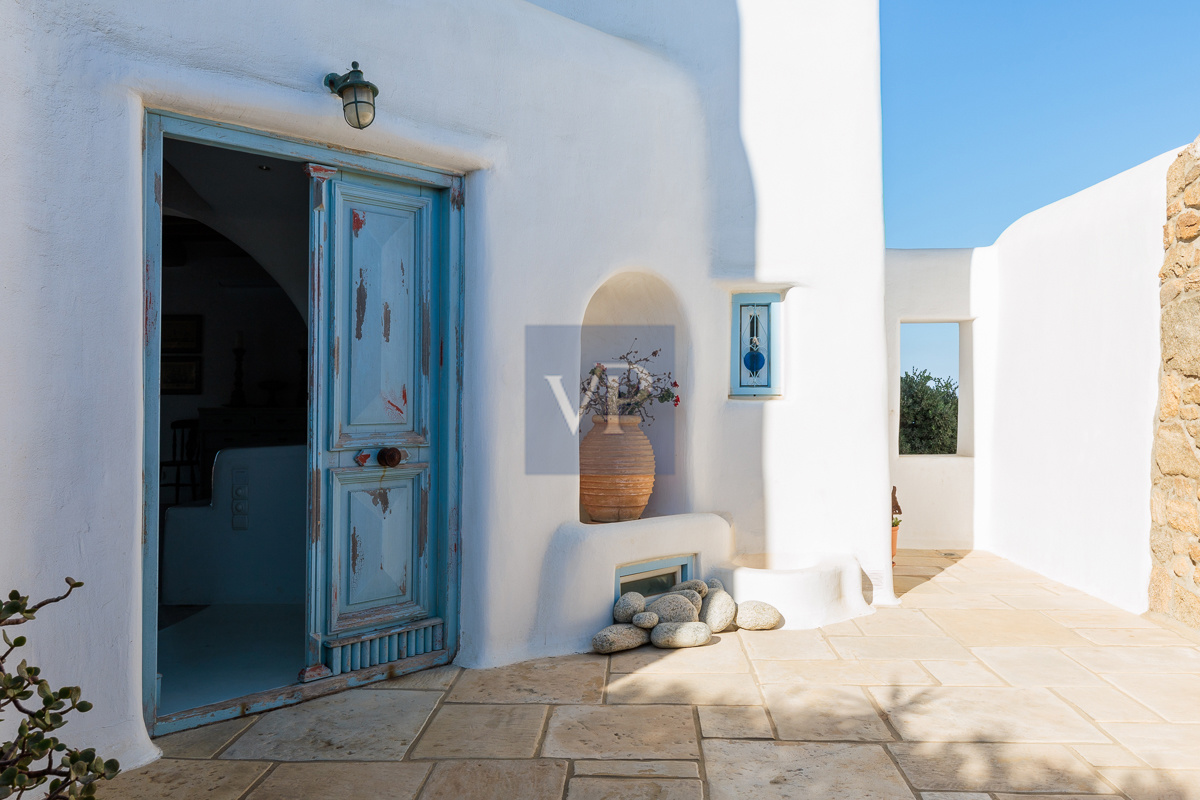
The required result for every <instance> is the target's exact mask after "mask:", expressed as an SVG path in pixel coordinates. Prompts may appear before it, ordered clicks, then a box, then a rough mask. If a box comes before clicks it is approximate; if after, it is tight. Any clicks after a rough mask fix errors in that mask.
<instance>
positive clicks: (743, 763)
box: [704, 739, 913, 800]
mask: <svg viewBox="0 0 1200 800" xmlns="http://www.w3.org/2000/svg"><path fill="white" fill-rule="evenodd" d="M704 760H705V771H706V773H707V775H708V787H709V788H708V791H709V798H710V799H711V800H747V798H754V800H816V799H817V798H820V800H913V795H912V792H911V791H909V789H908V786H906V785H905V783H904V779H903V777H901V775H900V772H899V770H897V769H896V765H895V764H893V763H892V760H891V759H890V758H888V756H887V753H885V752H884V750H883V748H882V747H880V746H879V745H874V744H846V743H842V742H811V743H803V744H785V743H782V742H763V741H757V742H743V741H737V740H734V739H705V740H704Z"/></svg>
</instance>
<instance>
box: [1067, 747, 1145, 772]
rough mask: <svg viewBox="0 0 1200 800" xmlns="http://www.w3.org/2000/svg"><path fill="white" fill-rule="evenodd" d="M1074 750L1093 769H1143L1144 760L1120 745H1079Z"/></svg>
mask: <svg viewBox="0 0 1200 800" xmlns="http://www.w3.org/2000/svg"><path fill="white" fill-rule="evenodd" d="M1071 749H1072V750H1074V751H1075V752H1076V753H1078V754H1079V756H1080V757H1081V758H1082V759H1083V760H1084V761H1086V762H1088V763H1089V764H1091V765H1092V766H1093V767H1143V766H1145V764H1144V763H1142V760H1141V759H1140V758H1138V757H1137V756H1135V755H1134V754H1133V753H1131V752H1129V751H1128V750H1126V749H1125V748H1124V747H1121V745H1119V744H1077V745H1072V747H1071Z"/></svg>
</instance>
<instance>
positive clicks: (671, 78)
mask: <svg viewBox="0 0 1200 800" xmlns="http://www.w3.org/2000/svg"><path fill="white" fill-rule="evenodd" d="M547 5H550V4H549V3H547ZM587 5H588V6H595V7H596V8H595V9H591V10H588V11H587V13H590V14H594V15H595V16H596V17H597V18H596V19H595V20H591V21H590V22H591V23H592V24H594V25H595V26H596V27H589V26H587V25H583V24H578V23H576V22H573V21H570V20H568V19H565V18H564V17H561V16H558V15H556V14H554V13H551V12H550V11H546V10H544V9H541V8H538V7H536V6H533V5H530V4H528V3H525V2H521V0H445V1H444V2H439V3H426V2H397V3H388V4H375V5H372V6H370V7H369V8H367V9H361V10H360V13H361V14H363V15H364V16H365V19H362V20H356V21H351V22H346V23H342V22H339V21H337V20H335V19H331V17H330V8H329V6H328V5H327V4H319V3H316V2H312V0H295V1H294V2H288V3H286V4H283V3H279V2H269V3H254V4H251V3H239V2H233V0H213V1H212V2H209V3H205V4H201V5H197V4H163V3H153V2H149V0H122V2H117V1H116V0H97V1H96V2H89V3H86V4H81V3H78V2H67V1H66V0H48V1H47V2H43V3H39V4H36V5H28V4H21V5H16V4H5V5H3V6H0V27H2V28H3V30H4V31H5V35H4V36H3V37H0V57H2V58H3V60H4V63H6V64H8V65H9V73H8V80H6V81H5V84H4V86H3V88H0V102H3V105H4V109H5V112H4V113H3V114H2V115H0V141H4V142H5V145H6V147H5V150H4V155H3V156H0V158H2V159H3V162H2V164H0V187H2V188H3V192H4V196H5V197H8V198H10V199H11V200H12V202H10V204H9V206H8V210H7V211H6V213H5V214H4V215H0V241H4V242H5V247H4V252H3V255H0V259H2V260H0V269H2V272H0V341H3V342H4V347H3V349H2V350H0V373H2V374H3V375H4V380H3V381H0V408H2V409H3V410H4V413H3V415H0V452H3V453H5V454H6V456H7V458H8V459H9V463H8V469H7V470H6V474H7V475H8V479H7V480H6V481H4V482H3V483H2V484H0V516H2V518H3V519H4V521H5V522H4V527H3V528H2V529H0V540H2V545H3V548H4V552H5V558H4V559H3V560H2V561H0V587H5V588H7V587H8V586H21V587H22V588H23V589H24V590H26V591H29V592H31V593H34V594H40V593H42V592H43V591H46V592H48V591H51V590H52V589H53V588H54V587H56V586H57V585H58V582H59V580H60V578H61V576H62V575H64V574H71V575H74V576H75V577H77V578H79V579H82V580H84V581H86V582H87V586H86V587H85V589H84V590H83V591H84V594H83V597H82V598H80V599H73V602H72V603H71V604H68V605H67V606H63V607H59V608H54V609H50V610H48V612H47V614H46V617H47V619H46V621H45V622H41V621H39V622H38V623H36V624H35V625H34V626H33V630H32V631H30V632H31V634H32V638H33V641H34V642H35V647H34V656H35V658H36V660H37V661H39V662H41V663H42V664H43V666H45V667H46V668H47V674H48V675H49V676H50V677H51V679H52V680H53V681H55V682H57V683H79V684H81V685H82V686H83V689H84V693H85V695H87V696H89V697H91V698H93V699H96V700H99V701H101V702H99V703H98V704H97V708H96V710H94V711H93V712H91V713H90V714H88V715H87V716H85V717H83V718H81V719H80V720H79V721H78V722H74V723H72V739H73V740H74V739H78V740H80V741H88V742H94V743H96V744H97V745H98V746H102V748H103V749H104V751H105V753H106V754H109V755H114V756H117V757H119V758H122V759H123V761H124V762H125V763H126V765H127V766H132V765H135V764H138V763H141V762H144V761H146V760H147V759H149V758H151V757H153V755H154V754H155V749H154V748H153V746H152V745H151V744H150V742H149V741H148V739H147V738H146V734H145V729H144V727H143V725H142V710H141V708H140V695H141V674H140V658H141V653H140V651H141V637H142V631H141V630H140V619H141V612H140V608H141V568H142V567H141V541H140V537H141V516H142V498H141V485H142V471H143V464H142V462H141V455H140V454H141V436H142V400H141V386H142V376H141V369H142V368H141V363H142V345H141V332H142V304H143V298H142V283H143V274H142V272H143V270H142V243H141V220H140V215H141V202H142V198H141V125H142V118H143V111H144V109H145V108H146V107H153V108H163V109H168V110H173V111H177V112H181V113H185V114H189V115H193V116H197V117H203V118H210V119H217V120H223V121H227V122H233V123H237V124H241V125H245V126H247V127H251V128H256V129H260V130H264V131H278V132H283V133H286V134H289V135H292V136H298V137H302V138H307V139H311V140H314V141H320V142H327V143H331V144H335V145H340V146H346V147H353V148H356V149H360V150H364V151H367V152H373V153H378V154H382V155H387V156H392V157H396V158H401V159H406V160H409V161H415V162H419V163H425V164H430V165H434V166H439V167H443V168H448V169H455V170H461V171H465V172H468V173H469V175H468V179H467V183H466V226H467V231H466V259H467V298H466V308H467V311H466V315H467V325H466V357H467V366H466V402H465V407H466V419H465V425H464V433H465V449H466V452H467V459H466V474H465V476H464V498H463V509H462V532H463V542H462V559H463V585H462V601H463V602H462V615H463V618H462V627H463V636H462V642H461V651H460V657H459V663H462V664H465V665H468V666H486V665H493V664H500V663H505V662H509V661H514V660H518V659H522V658H528V657H531V656H533V655H538V654H541V653H543V652H546V651H547V649H548V648H549V646H548V645H547V644H545V643H544V642H539V638H538V635H537V630H536V626H535V624H534V619H535V613H536V609H537V607H538V603H539V589H538V587H539V583H538V580H537V576H538V575H540V574H541V573H542V571H543V568H544V566H545V564H544V559H545V555H546V551H547V547H548V543H549V542H550V541H551V538H552V536H553V535H554V532H555V531H556V530H557V529H558V527H559V526H560V524H562V523H563V522H564V521H569V520H573V519H575V518H576V514H577V505H576V503H577V479H576V478H574V477H571V476H528V475H525V474H523V472H522V471H521V470H520V469H517V468H514V465H515V464H519V463H520V456H519V455H514V454H520V453H521V452H522V448H523V442H524V430H523V422H522V419H523V416H522V413H521V404H522V397H521V396H520V393H519V391H514V390H515V389H516V388H517V387H519V386H521V385H522V384H521V380H520V375H521V372H522V369H523V359H522V356H523V337H524V329H525V326H526V325H529V324H575V323H579V322H581V321H582V319H583V315H584V311H585V309H586V307H587V304H588V301H589V299H590V298H591V296H592V294H593V292H594V291H595V290H596V289H597V288H598V287H599V286H601V285H602V284H603V283H604V281H605V280H606V279H607V278H608V277H610V276H611V275H613V274H616V273H618V272H622V271H628V270H645V271H648V272H651V273H653V274H655V275H657V276H659V277H661V279H662V280H663V281H664V282H665V283H666V284H667V285H668V286H670V287H671V288H672V290H673V291H674V293H675V296H676V297H677V298H678V300H679V305H680V308H681V312H682V315H683V318H684V319H685V320H686V322H687V327H688V330H689V331H690V332H691V333H690V336H691V342H690V345H689V347H690V351H689V354H688V363H689V364H690V365H692V369H691V374H689V375H687V376H683V380H681V383H683V390H684V393H685V397H687V398H688V401H689V403H690V405H689V413H688V420H689V431H690V434H689V435H690V436H691V437H692V439H691V440H690V444H691V445H692V446H691V447H690V448H689V451H688V452H689V456H688V458H689V459H690V461H689V464H688V470H687V472H686V474H687V475H688V476H690V477H689V478H688V480H689V482H690V485H689V486H687V487H682V489H681V495H680V496H684V497H690V498H692V503H693V504H694V508H695V509H697V510H715V511H721V512H723V513H725V514H728V515H730V517H731V518H732V519H733V520H734V521H735V524H736V525H737V526H738V535H739V548H741V549H743V550H761V549H763V548H764V547H766V546H768V545H770V546H772V547H775V548H782V549H787V550H793V551H795V550H804V549H818V550H826V549H834V550H842V551H849V552H856V553H859V554H860V555H861V557H862V558H863V559H864V561H866V562H871V563H876V565H877V566H878V565H881V564H883V563H885V561H886V539H887V532H886V522H885V521H884V520H886V517H887V506H886V500H885V497H886V491H887V456H886V451H885V448H884V446H883V443H884V442H885V440H886V387H885V380H884V374H885V348H884V334H883V327H882V322H881V320H882V309H883V261H882V258H883V244H882V242H883V239H882V211H881V194H880V193H881V189H880V142H879V136H880V131H879V95H878V28H877V24H878V23H877V15H876V8H875V3H874V2H873V1H872V0H853V1H852V2H839V3H836V4H833V3H821V4H817V3H804V4H794V3H786V2H780V1H779V0H746V2H743V3H741V4H740V5H739V4H735V3H734V2H732V0H730V2H715V0H714V1H713V2H707V3H705V4H704V5H702V6H697V5H695V4H693V3H683V2H677V3H674V4H671V5H667V4H663V5H662V7H661V8H657V9H656V10H648V9H645V8H642V7H641V5H640V4H633V3H631V2H625V3H623V4H617V3H612V4H587ZM598 9H599V10H598ZM664 9H665V10H664ZM566 11H567V10H565V9H564V13H566ZM575 11H576V12H577V13H579V14H580V15H581V16H582V14H583V13H584V11H583V10H582V9H575ZM630 20H633V21H634V22H637V23H638V24H640V25H643V26H644V27H643V28H642V29H640V30H643V31H649V32H648V33H647V36H648V37H649V40H647V41H642V40H640V39H639V37H638V36H636V35H633V34H634V33H636V31H632V32H631V31H626V30H619V29H620V28H621V27H622V26H623V25H624V24H625V23H627V22H629V21H630ZM606 25H607V26H608V27H611V28H612V30H611V33H615V34H618V35H617V36H614V35H610V34H609V33H606V32H604V31H605V30H608V28H607V27H606ZM634 27H636V26H634ZM598 29H599V30H598ZM627 33H628V34H629V38H630V39H633V40H634V41H632V42H631V41H627V40H625V39H622V38H620V36H621V35H625V34H627ZM739 53H740V54H741V56H739ZM741 57H745V66H744V67H739V64H741ZM351 59H357V60H359V61H360V62H361V63H362V65H363V68H364V70H365V71H366V74H367V77H368V78H369V79H371V80H373V81H375V82H376V83H377V84H379V86H380V89H381V94H380V96H379V113H378V117H377V120H376V122H375V124H374V125H372V126H371V128H369V129H367V130H366V131H361V132H359V131H353V130H351V129H350V128H348V127H347V126H346V125H345V123H344V122H343V121H342V118H341V113H340V108H339V105H338V101H337V99H336V98H334V97H332V96H331V95H330V94H329V93H328V91H327V90H326V89H325V88H324V87H323V86H322V85H321V78H322V77H323V76H324V75H325V74H326V73H327V72H330V71H333V70H342V69H345V68H346V67H347V66H348V62H349V61H350V60H351ZM747 85H750V86H752V88H753V91H748V90H747V88H746V87H747ZM47 104H49V105H47ZM743 139H744V141H745V142H746V145H747V146H746V148H745V149H743V148H742V147H741V144H740V142H741V141H742V140H743ZM747 151H748V152H749V154H750V157H749V159H748V160H749V163H751V164H753V168H754V173H751V172H750V171H749V169H748V167H747V166H746V164H747V155H746V152H747ZM752 176H753V177H752ZM849 209H853V210H854V213H848V210H849ZM851 241H853V242H855V247H854V253H853V255H854V257H853V258H847V252H846V250H847V248H846V243H847V242H851ZM762 281H769V282H774V283H777V284H800V288H798V289H793V290H792V292H791V294H790V295H789V298H788V301H787V302H788V305H787V309H788V320H787V322H788V331H789V332H788V337H789V339H790V344H791V347H790V348H789V351H788V365H787V366H788V369H789V373H790V375H791V376H792V377H791V378H790V379H789V385H788V396H787V398H786V399H785V400H782V401H777V402H773V403H769V404H765V405H764V404H762V403H750V402H745V401H739V402H733V401H729V400H728V399H727V398H726V392H727V388H728V385H727V381H728V357H729V356H728V334H727V330H728V329H727V325H728V314H729V292H730V291H732V290H735V289H738V288H744V287H755V286H758V285H759V284H760V283H761V282H762ZM514 312H515V313H514ZM831 342H835V343H836V346H830V343H831ZM851 421H852V422H851ZM764 448H765V454H764ZM764 475H765V476H767V478H766V479H764ZM51 626H55V627H58V626H61V627H60V628H59V630H60V633H59V634H57V635H55V636H51V635H50V633H49V632H50V630H51ZM39 632H40V633H39Z"/></svg>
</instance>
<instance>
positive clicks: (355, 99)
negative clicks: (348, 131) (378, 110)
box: [342, 86, 375, 128]
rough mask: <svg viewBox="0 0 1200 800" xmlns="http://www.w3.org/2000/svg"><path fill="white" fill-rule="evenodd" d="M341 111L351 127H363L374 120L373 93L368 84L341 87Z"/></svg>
mask: <svg viewBox="0 0 1200 800" xmlns="http://www.w3.org/2000/svg"><path fill="white" fill-rule="evenodd" d="M342 112H343V113H344V114H345V116H346V124H348V125H349V126H350V127H351V128H365V127H367V126H368V125H370V124H371V123H372V122H374V121H375V93H374V92H372V91H371V87H370V86H346V87H345V88H343V89H342Z"/></svg>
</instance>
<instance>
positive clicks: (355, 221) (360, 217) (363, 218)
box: [350, 208, 367, 236]
mask: <svg viewBox="0 0 1200 800" xmlns="http://www.w3.org/2000/svg"><path fill="white" fill-rule="evenodd" d="M366 224H367V212H365V211H359V210H358V209H357V208H355V209H351V211H350V227H351V228H353V229H354V235H355V236H358V232H359V231H361V230H362V229H363V225H366Z"/></svg>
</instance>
